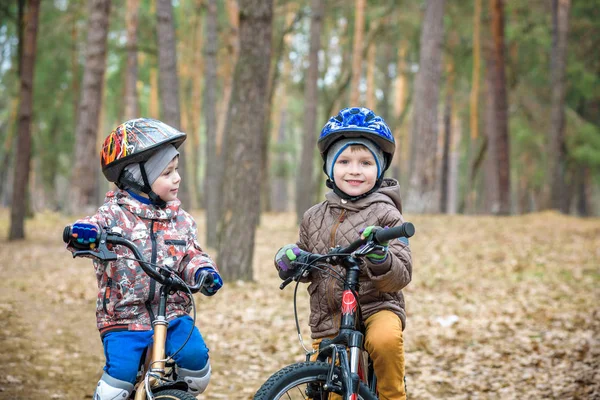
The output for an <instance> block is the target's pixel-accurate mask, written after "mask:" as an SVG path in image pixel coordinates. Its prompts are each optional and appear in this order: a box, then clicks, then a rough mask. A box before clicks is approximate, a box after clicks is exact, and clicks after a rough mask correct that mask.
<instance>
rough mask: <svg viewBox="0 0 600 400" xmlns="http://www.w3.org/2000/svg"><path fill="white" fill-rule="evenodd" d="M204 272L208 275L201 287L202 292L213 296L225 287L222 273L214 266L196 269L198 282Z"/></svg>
mask: <svg viewBox="0 0 600 400" xmlns="http://www.w3.org/2000/svg"><path fill="white" fill-rule="evenodd" d="M203 274H204V275H206V277H205V280H204V285H202V288H201V289H200V293H202V294H203V295H205V296H212V295H214V294H215V293H217V291H218V290H219V289H221V288H222V287H223V280H222V279H221V275H219V273H218V272H217V271H215V270H214V269H212V268H200V269H199V270H198V271H196V282H198V281H199V280H200V278H201V276H202V275H203Z"/></svg>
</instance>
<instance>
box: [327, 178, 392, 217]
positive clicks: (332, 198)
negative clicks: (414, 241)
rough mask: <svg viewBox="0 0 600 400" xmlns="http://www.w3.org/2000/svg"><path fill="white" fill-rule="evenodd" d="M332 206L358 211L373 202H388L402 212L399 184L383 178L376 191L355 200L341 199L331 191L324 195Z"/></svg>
mask: <svg viewBox="0 0 600 400" xmlns="http://www.w3.org/2000/svg"><path fill="white" fill-rule="evenodd" d="M325 197H326V198H327V200H328V201H329V203H330V205H331V206H332V207H340V208H346V209H348V210H352V211H359V210H362V209H364V208H366V207H368V206H370V205H371V204H373V203H388V204H391V205H393V206H394V207H396V208H397V209H398V210H399V211H400V212H402V199H401V198H400V184H399V183H398V181H397V180H396V179H391V178H385V179H384V180H383V183H382V184H381V187H380V188H379V189H378V190H377V191H376V192H373V193H371V194H370V195H368V196H367V197H363V198H362V199H358V200H356V201H348V200H344V199H342V198H341V197H340V196H338V195H337V194H335V193H334V192H333V191H331V192H329V193H327V194H326V195H325Z"/></svg>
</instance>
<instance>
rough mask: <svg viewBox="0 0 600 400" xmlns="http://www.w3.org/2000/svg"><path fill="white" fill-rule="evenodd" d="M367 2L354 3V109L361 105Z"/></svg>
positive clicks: (352, 103)
mask: <svg viewBox="0 0 600 400" xmlns="http://www.w3.org/2000/svg"><path fill="white" fill-rule="evenodd" d="M365 5H366V0H355V2H354V38H353V41H354V42H353V43H354V44H353V46H352V80H351V81H350V103H349V105H350V106H352V107H355V106H358V105H360V103H359V101H360V81H361V76H362V60H363V57H364V56H363V52H362V49H363V42H364V40H363V37H364V32H365Z"/></svg>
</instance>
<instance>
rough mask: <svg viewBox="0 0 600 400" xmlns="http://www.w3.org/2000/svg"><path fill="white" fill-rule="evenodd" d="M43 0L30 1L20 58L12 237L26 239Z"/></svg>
mask: <svg viewBox="0 0 600 400" xmlns="http://www.w3.org/2000/svg"><path fill="white" fill-rule="evenodd" d="M39 11H40V0H29V1H28V2H27V6H26V9H25V15H24V19H23V25H22V27H23V34H22V36H21V37H22V38H23V46H22V49H23V50H22V53H21V59H20V61H19V76H20V83H21V91H20V94H19V115H18V137H17V154H16V160H15V171H14V174H15V177H14V181H13V182H14V188H13V193H12V204H11V210H10V231H9V234H8V239H9V240H16V239H23V238H25V214H26V212H27V206H28V204H29V202H28V200H27V197H28V195H27V185H28V183H29V174H30V171H31V123H32V117H33V115H32V114H33V77H34V69H35V56H36V49H37V31H38V19H39Z"/></svg>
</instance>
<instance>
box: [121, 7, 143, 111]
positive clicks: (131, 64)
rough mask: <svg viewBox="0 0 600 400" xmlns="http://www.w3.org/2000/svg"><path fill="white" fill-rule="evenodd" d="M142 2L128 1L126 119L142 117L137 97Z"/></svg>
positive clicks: (126, 17)
mask: <svg viewBox="0 0 600 400" xmlns="http://www.w3.org/2000/svg"><path fill="white" fill-rule="evenodd" d="M139 8H140V0H127V15H126V16H125V19H126V20H127V23H126V25H127V72H126V78H125V115H124V117H125V119H126V120H130V119H133V118H138V117H139V116H140V115H139V113H140V111H139V107H138V96H137V80H138V61H137V36H138V13H139Z"/></svg>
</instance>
